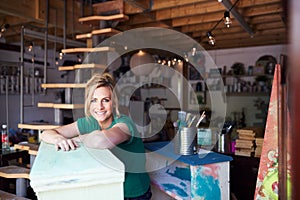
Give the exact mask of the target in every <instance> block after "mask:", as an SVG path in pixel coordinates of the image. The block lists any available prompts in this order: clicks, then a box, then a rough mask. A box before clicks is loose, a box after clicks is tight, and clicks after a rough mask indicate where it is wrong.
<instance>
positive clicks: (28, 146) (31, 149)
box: [14, 142, 39, 155]
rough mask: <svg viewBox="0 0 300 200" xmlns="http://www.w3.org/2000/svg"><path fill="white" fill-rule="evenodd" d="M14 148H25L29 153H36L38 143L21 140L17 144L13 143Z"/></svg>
mask: <svg viewBox="0 0 300 200" xmlns="http://www.w3.org/2000/svg"><path fill="white" fill-rule="evenodd" d="M14 149H19V150H25V151H28V153H29V154H30V155H37V152H38V150H39V144H31V143H24V142H21V143H19V144H15V145H14Z"/></svg>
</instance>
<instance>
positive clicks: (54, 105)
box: [38, 103, 84, 109]
mask: <svg viewBox="0 0 300 200" xmlns="http://www.w3.org/2000/svg"><path fill="white" fill-rule="evenodd" d="M38 107H40V108H59V109H79V108H84V104H63V103H38Z"/></svg>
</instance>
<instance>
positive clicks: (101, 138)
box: [79, 131, 115, 149]
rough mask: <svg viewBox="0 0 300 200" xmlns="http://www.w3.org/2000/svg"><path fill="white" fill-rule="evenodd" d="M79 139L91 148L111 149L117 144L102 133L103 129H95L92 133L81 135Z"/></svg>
mask: <svg viewBox="0 0 300 200" xmlns="http://www.w3.org/2000/svg"><path fill="white" fill-rule="evenodd" d="M79 140H80V141H81V142H82V143H83V144H84V145H85V146H86V147H89V148H93V149H109V148H112V147H113V146H115V145H114V144H112V143H111V142H110V141H109V140H108V139H107V138H106V137H105V135H104V134H103V133H102V131H93V132H92V133H90V134H85V135H80V136H79Z"/></svg>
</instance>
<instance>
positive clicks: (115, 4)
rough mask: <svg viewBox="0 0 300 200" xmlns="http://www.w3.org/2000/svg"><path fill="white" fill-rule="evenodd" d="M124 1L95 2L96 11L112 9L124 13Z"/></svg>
mask: <svg viewBox="0 0 300 200" xmlns="http://www.w3.org/2000/svg"><path fill="white" fill-rule="evenodd" d="M123 8H124V3H123V1H122V0H114V1H106V2H102V3H95V4H93V10H94V13H97V14H101V13H108V12H111V11H116V12H118V13H123Z"/></svg>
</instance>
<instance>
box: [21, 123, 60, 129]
mask: <svg viewBox="0 0 300 200" xmlns="http://www.w3.org/2000/svg"><path fill="white" fill-rule="evenodd" d="M58 127H60V125H53V124H18V128H21V129H31V130H46V129H54V128H58Z"/></svg>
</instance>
